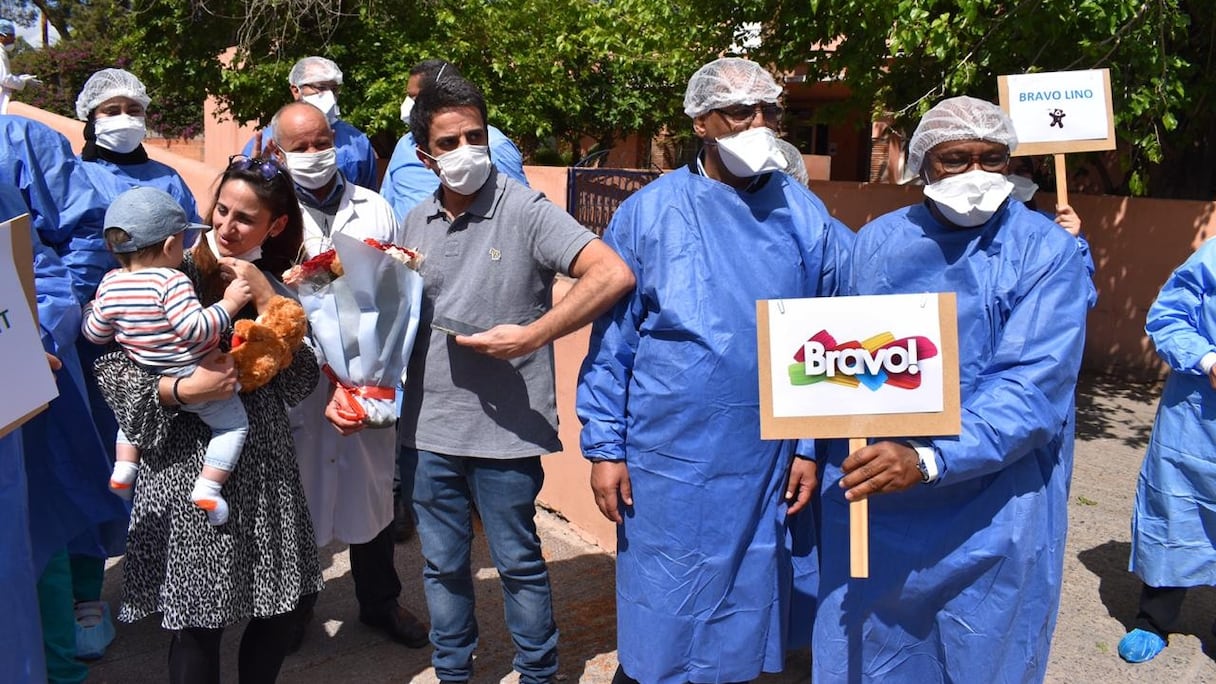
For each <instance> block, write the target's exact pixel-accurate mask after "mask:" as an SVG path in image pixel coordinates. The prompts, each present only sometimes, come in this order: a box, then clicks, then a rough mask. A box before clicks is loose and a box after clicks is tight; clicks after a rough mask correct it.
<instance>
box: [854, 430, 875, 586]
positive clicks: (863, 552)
mask: <svg viewBox="0 0 1216 684" xmlns="http://www.w3.org/2000/svg"><path fill="white" fill-rule="evenodd" d="M865 445H866V439H865V437H861V438H857V437H852V438H850V439H849V453H850V454H852V453H854V452H856V451H857V450H858V449H861V448H863V447H865ZM869 576H870V500H869V499H862V500H861V501H850V502H849V577H854V578H857V579H865V578H867V577H869Z"/></svg>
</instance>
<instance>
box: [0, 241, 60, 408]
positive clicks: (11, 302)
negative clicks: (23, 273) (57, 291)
mask: <svg viewBox="0 0 1216 684" xmlns="http://www.w3.org/2000/svg"><path fill="white" fill-rule="evenodd" d="M18 225H21V226H23V227H25V229H26V230H28V223H21V224H18ZM13 230H14V224H13V222H11V221H8V222H4V223H0V386H2V387H4V388H5V391H4V395H3V398H0V428H2V427H5V426H8V425H10V424H12V423H14V422H16V421H18V420H20V419H21V418H23V417H25V416H27V415H28V414H30V412H32V411H35V410H37V409H38V408H39V407H41V406H43V405H45V404H47V403H48V402H50V401H51V400H52V399H54V398H55V397H57V396H59V391H58V389H56V387H55V376H54V375H53V374H52V373H51V369H50V366H49V365H48V364H47V360H46V353H45V352H44V351H43V349H42V336H41V333H40V330H39V327H38V322H37V321H36V320H34V316H33V314H31V313H30V304H29V301H28V300H27V298H26V293H25V290H24V288H23V287H22V286H21V280H20V278H19V277H18V275H17V268H16V260H15V259H16V255H15V253H14V248H13V245H14V240H13ZM22 258H23V259H26V258H31V257H30V256H29V255H26V256H23V257H22ZM30 296H31V298H32V296H33V295H32V293H31V295H30Z"/></svg>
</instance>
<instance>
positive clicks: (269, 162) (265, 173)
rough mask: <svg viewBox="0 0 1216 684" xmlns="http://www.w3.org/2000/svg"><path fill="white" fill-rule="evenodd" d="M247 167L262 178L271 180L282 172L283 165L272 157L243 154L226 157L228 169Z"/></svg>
mask: <svg viewBox="0 0 1216 684" xmlns="http://www.w3.org/2000/svg"><path fill="white" fill-rule="evenodd" d="M249 169H253V170H254V171H257V172H258V173H261V174H262V179H263V180H272V179H273V178H274V177H275V176H277V175H279V174H280V173H282V172H283V166H282V165H281V164H279V161H278V160H277V159H275V158H274V157H246V156H245V155H243V154H234V155H232V156H231V157H228V170H229V171H247V170H249Z"/></svg>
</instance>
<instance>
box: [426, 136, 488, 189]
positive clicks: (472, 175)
mask: <svg viewBox="0 0 1216 684" xmlns="http://www.w3.org/2000/svg"><path fill="white" fill-rule="evenodd" d="M423 154H426V152H423ZM426 156H428V157H431V155H429V154H427V155H426ZM431 159H433V160H435V163H436V164H437V165H438V166H439V182H441V183H443V184H444V185H445V186H446V187H447V188H448V189H449V190H451V191H453V192H455V193H457V194H460V195H472V194H474V193H475V192H477V191H478V190H480V189H481V186H482V185H484V184H485V182H486V179H487V178H489V177H490V167H491V163H490V148H489V147H487V146H486V145H461V146H460V147H457V148H456V149H454V150H452V151H451V152H445V153H444V154H441V155H439V156H438V157H431Z"/></svg>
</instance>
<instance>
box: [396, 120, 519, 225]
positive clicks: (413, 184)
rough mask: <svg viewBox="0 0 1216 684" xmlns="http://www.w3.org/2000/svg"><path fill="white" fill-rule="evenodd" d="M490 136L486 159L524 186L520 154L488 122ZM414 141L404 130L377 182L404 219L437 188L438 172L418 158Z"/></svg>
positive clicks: (400, 217) (507, 139)
mask: <svg viewBox="0 0 1216 684" xmlns="http://www.w3.org/2000/svg"><path fill="white" fill-rule="evenodd" d="M487 128H488V129H489V137H490V140H489V142H490V160H491V161H493V162H494V166H495V167H497V168H498V172H499V173H505V174H507V175H508V176H510V177H511V178H513V179H515V180H516V181H518V182H520V183H522V184H523V186H524V187H529V186H528V178H527V176H525V175H524V157H523V155H522V154H520V153H519V148H517V147H515V143H513V142H511V139H510V138H508V137H507V136H505V135H503V133H502V131H500V130H498V129H497V128H495V127H493V126H488V127H487ZM417 149H418V147H417V145H416V144H415V143H414V134H413V133H406V134H405V135H404V136H402V138H401V140H398V141H397V147H396V148H394V149H393V157H392V159H389V160H388V169H386V170H385V172H384V181H383V182H382V183H381V184H380V196H381V197H383V198H384V199H386V200H388V203H389V204H391V205H393V211H395V212H396V213H397V220H399V221H404V220H405V215H406V214H408V213H410V209H413V208H414V207H415V206H417V205H418V203H419V202H421V201H422V200H423V199H425V198H426V197H428V196H429V195H431V194H432V193H434V192H435V191H436V190H438V189H439V176H436V175H435V172H434V171H432V170H430V169H428V168H426V167H425V166H423V165H422V160H420V159H418V153H417Z"/></svg>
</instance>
